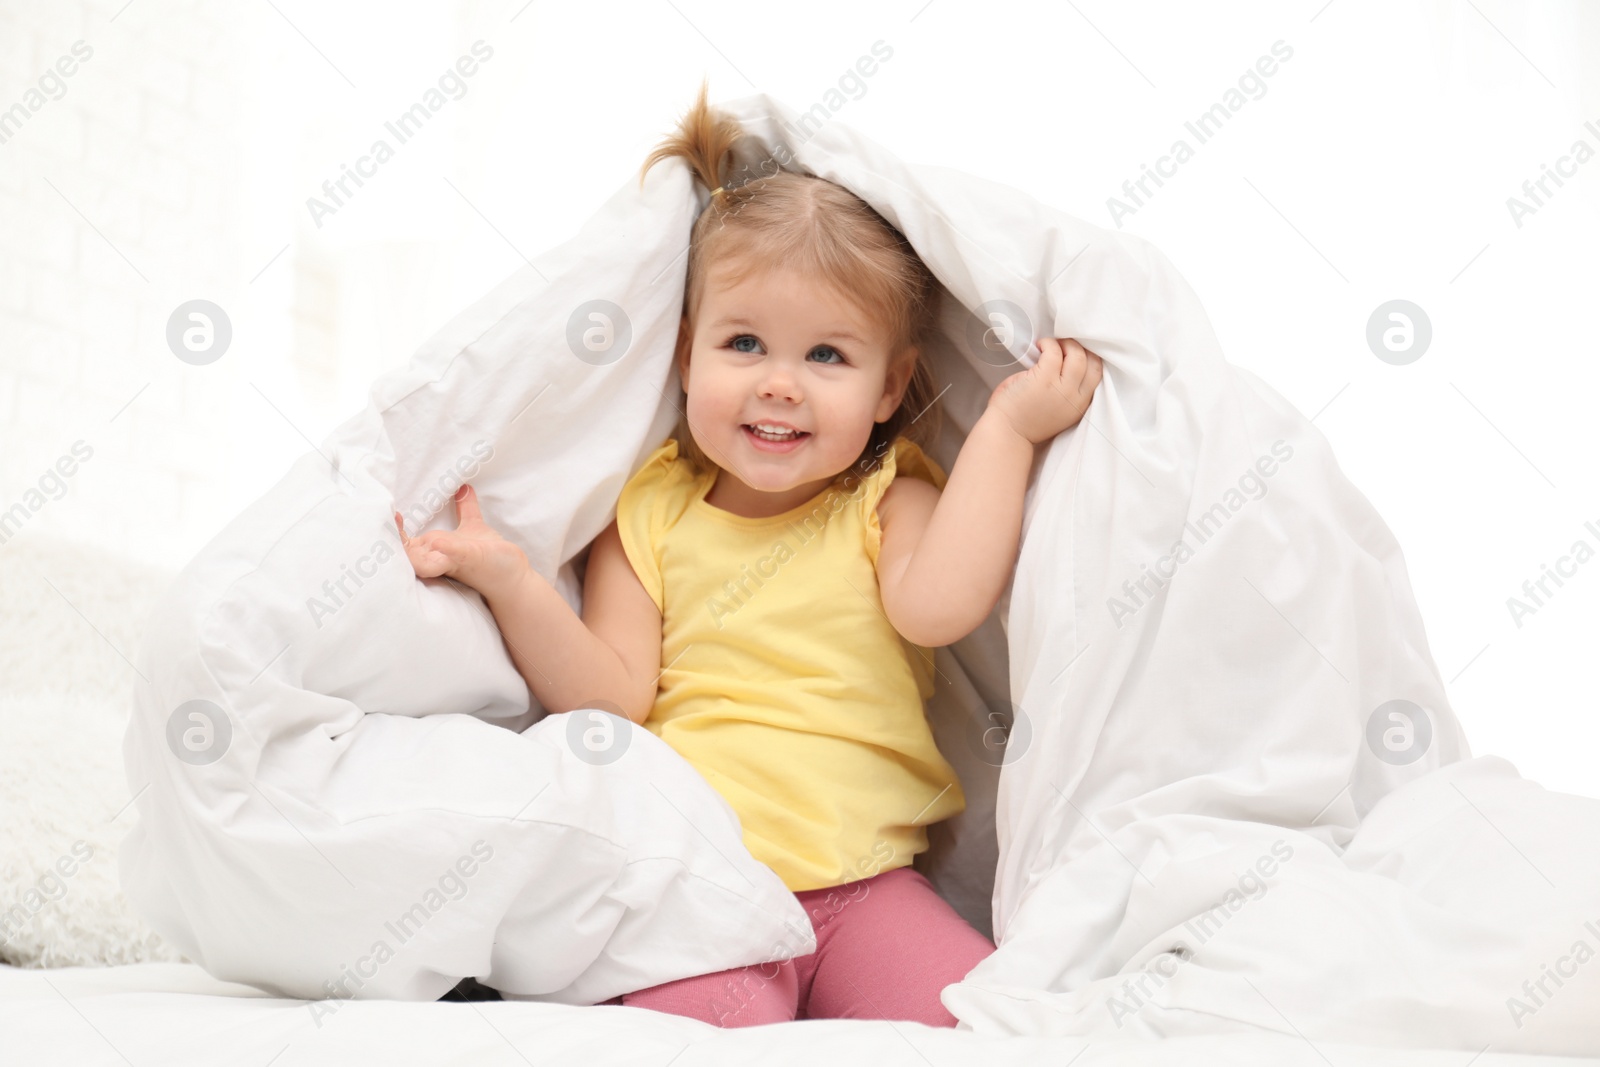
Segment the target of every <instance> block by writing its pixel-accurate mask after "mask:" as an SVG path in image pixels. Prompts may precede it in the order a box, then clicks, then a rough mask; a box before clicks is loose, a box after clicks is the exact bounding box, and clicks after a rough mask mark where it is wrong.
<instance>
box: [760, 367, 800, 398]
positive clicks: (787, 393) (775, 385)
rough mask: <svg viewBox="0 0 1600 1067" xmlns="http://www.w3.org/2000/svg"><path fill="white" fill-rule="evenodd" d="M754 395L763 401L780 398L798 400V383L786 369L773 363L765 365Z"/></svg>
mask: <svg viewBox="0 0 1600 1067" xmlns="http://www.w3.org/2000/svg"><path fill="white" fill-rule="evenodd" d="M756 393H757V395H758V396H760V397H762V398H763V399H769V398H771V397H778V396H781V397H785V398H787V399H789V400H799V399H800V383H799V382H798V381H796V379H795V376H794V374H792V373H791V372H790V371H789V369H788V368H786V367H784V366H783V365H782V364H781V363H778V362H776V361H773V362H769V363H768V364H767V370H766V373H765V374H763V375H762V377H761V384H760V385H759V386H758V387H757V389H756Z"/></svg>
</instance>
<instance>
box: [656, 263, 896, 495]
mask: <svg viewBox="0 0 1600 1067" xmlns="http://www.w3.org/2000/svg"><path fill="white" fill-rule="evenodd" d="M888 345H889V342H888V339H887V338H886V337H885V336H884V335H883V333H882V332H881V330H880V329H879V328H878V327H877V326H875V325H874V324H873V323H872V322H871V321H869V320H868V319H867V318H866V317H865V316H864V315H862V313H861V311H860V309H858V308H857V307H855V305H853V304H852V303H851V302H850V301H848V300H846V299H844V298H843V297H842V296H841V295H840V294H839V293H837V292H836V291H835V290H833V289H832V288H830V287H828V286H827V285H824V284H821V283H819V282H817V281H816V280H815V279H813V278H811V277H809V276H806V275H802V274H800V273H797V272H795V271H793V270H790V269H788V268H784V267H774V268H771V269H769V270H766V271H763V272H759V273H756V274H753V275H751V276H750V277H748V278H746V279H745V280H744V281H743V282H742V283H741V284H739V285H737V286H730V285H727V284H726V281H725V279H724V278H723V277H721V276H719V275H718V274H717V273H716V272H715V271H713V272H712V274H711V275H710V276H708V278H707V280H706V290H705V293H704V295H703V297H702V299H701V303H700V311H699V321H698V322H696V323H695V325H694V328H693V331H692V333H691V331H690V329H689V325H688V322H687V320H685V322H684V324H683V327H682V334H681V335H680V338H679V348H678V370H679V373H680V375H681V376H682V378H683V387H684V390H685V392H686V393H687V395H688V399H689V403H688V421H689V432H690V433H691V434H692V435H693V436H694V440H695V444H697V445H698V446H699V447H700V450H701V451H702V452H704V453H705V455H706V456H707V457H708V458H709V459H710V460H711V461H712V462H713V463H715V464H716V465H717V466H718V467H720V468H722V471H723V472H724V474H725V475H726V476H727V477H724V476H723V475H719V476H718V480H717V483H716V486H715V487H714V490H713V491H714V493H715V495H716V496H717V497H718V498H719V500H718V502H717V505H716V506H719V507H722V508H723V509H724V510H728V511H735V512H737V513H740V514H753V515H767V514H774V515H775V514H778V513H780V512H783V511H787V510H789V509H790V508H793V507H798V506H799V505H800V504H803V503H805V502H806V501H807V500H809V499H811V497H813V496H815V495H816V494H818V493H820V492H821V491H822V490H823V489H825V488H826V487H827V485H828V483H829V482H830V481H831V480H832V479H833V478H834V476H835V475H837V474H838V473H839V472H840V471H842V470H844V469H845V468H847V467H849V466H850V465H851V464H852V463H854V462H855V460H856V458H857V457H858V456H860V454H861V451H862V449H864V448H865V447H866V446H867V441H868V440H869V439H870V437H871V434H872V426H873V424H874V423H877V422H883V421H885V420H886V419H888V418H889V417H890V416H891V415H893V414H894V412H895V409H896V408H897V407H899V405H900V398H901V397H902V395H903V394H904V393H905V389H906V386H907V385H908V384H909V383H910V381H911V374H912V370H913V369H914V362H913V360H912V359H911V358H908V357H909V356H910V355H914V353H905V354H902V356H901V358H900V359H898V360H892V359H891V355H892V354H891V352H890V350H889V347H888ZM891 364H892V365H891ZM755 423H781V424H784V425H787V426H791V427H793V428H795V429H797V430H802V431H804V436H802V437H801V438H800V439H799V441H798V442H789V443H784V442H779V443H776V444H769V443H767V442H765V441H762V440H760V439H758V438H757V437H756V436H755V434H753V433H752V432H751V427H752V425H753V424H755ZM725 483H726V484H725Z"/></svg>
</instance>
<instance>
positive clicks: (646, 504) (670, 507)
mask: <svg viewBox="0 0 1600 1067" xmlns="http://www.w3.org/2000/svg"><path fill="white" fill-rule="evenodd" d="M700 481H701V474H700V473H699V472H698V471H697V470H696V469H695V465H694V463H693V462H692V461H691V460H690V459H689V457H687V456H684V455H681V454H679V451H678V441H677V439H676V438H674V437H668V438H667V439H666V440H665V441H663V442H662V443H661V444H659V445H657V446H656V447H655V448H654V449H652V450H651V451H650V453H649V454H648V455H647V456H645V459H644V463H643V464H641V465H640V467H639V469H638V470H636V471H634V472H633V473H632V474H631V475H629V476H628V479H627V481H626V482H625V483H624V484H623V486H622V492H621V493H620V494H619V495H618V498H617V513H618V515H619V516H621V515H625V514H630V513H635V512H638V513H642V514H644V515H648V516H650V517H651V518H652V519H653V523H652V524H653V525H659V524H661V523H663V522H670V520H671V518H672V517H674V516H676V515H677V514H679V513H681V512H682V511H683V509H684V508H686V507H687V506H688V505H689V502H690V500H692V499H693V497H694V495H695V493H696V491H697V490H698V489H699V488H700Z"/></svg>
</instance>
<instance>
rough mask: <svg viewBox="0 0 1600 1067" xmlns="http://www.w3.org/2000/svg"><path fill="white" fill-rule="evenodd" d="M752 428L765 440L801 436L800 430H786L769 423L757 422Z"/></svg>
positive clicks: (779, 439) (787, 439)
mask: <svg viewBox="0 0 1600 1067" xmlns="http://www.w3.org/2000/svg"><path fill="white" fill-rule="evenodd" d="M750 429H751V430H752V431H753V432H754V433H755V435H756V436H757V437H759V438H761V439H762V440H764V441H789V440H792V439H794V438H796V437H799V436H800V431H799V430H784V429H781V428H779V427H775V426H769V425H768V424H767V423H756V424H755V425H753V426H751V427H750Z"/></svg>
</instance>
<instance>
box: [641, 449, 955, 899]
mask: <svg viewBox="0 0 1600 1067" xmlns="http://www.w3.org/2000/svg"><path fill="white" fill-rule="evenodd" d="M897 470H898V471H900V472H903V473H905V474H907V475H910V476H912V477H916V478H921V479H923V480H924V481H928V482H931V483H933V485H934V486H936V487H938V488H940V489H943V488H944V485H945V480H946V479H945V474H944V472H943V471H942V470H940V468H939V467H938V465H937V464H935V463H934V462H933V461H932V460H931V459H929V458H928V457H927V456H926V455H924V454H923V452H922V450H921V449H920V448H918V447H917V446H916V445H915V444H914V443H913V442H911V441H908V440H906V439H904V438H897V439H896V440H895V441H894V443H893V445H892V446H891V447H890V448H889V449H888V450H887V451H886V452H885V453H884V455H883V457H882V459H881V461H880V462H879V463H877V465H876V469H873V470H871V471H870V472H867V471H862V470H861V468H859V467H852V468H851V469H850V470H848V471H845V472H843V473H842V474H841V475H840V476H839V477H838V478H836V479H835V480H834V482H833V484H832V485H830V486H829V487H828V488H827V489H825V490H823V491H822V492H821V493H819V494H818V495H817V496H815V497H812V498H811V499H810V500H809V501H807V502H806V503H804V504H801V505H800V506H799V507H796V508H793V509H792V510H790V511H786V512H784V513H783V514H781V515H774V516H772V517H770V518H759V519H757V518H746V517H744V516H740V515H735V514H733V513H732V512H728V511H724V510H722V509H721V508H717V507H715V506H713V505H711V504H709V503H707V502H706V500H705V496H706V494H707V493H708V492H709V491H710V489H711V486H712V483H713V482H714V481H715V479H716V474H717V472H716V470H715V469H712V470H708V471H704V472H701V473H699V474H696V473H695V471H694V469H693V465H692V464H691V463H690V462H689V460H688V459H687V458H686V457H681V456H679V454H678V442H677V440H676V439H673V438H668V439H667V441H666V443H665V444H663V445H661V446H660V447H658V448H657V449H656V450H655V451H654V452H652V453H651V454H650V456H649V458H647V459H646V460H645V463H644V466H643V467H641V468H640V469H639V470H638V471H637V472H636V473H635V474H634V475H633V476H632V477H631V478H630V479H629V480H628V482H627V484H626V485H625V486H624V487H623V489H622V493H621V496H620V498H619V499H618V502H617V529H618V532H619V533H620V534H621V538H622V546H623V550H624V551H625V552H626V553H627V556H628V560H629V561H630V562H631V563H632V565H633V569H634V572H635V573H636V574H637V575H638V576H639V581H640V582H641V583H642V584H643V585H644V587H645V589H646V590H647V591H648V592H649V593H650V597H651V599H653V600H654V601H655V602H656V605H657V606H658V607H659V608H660V609H661V665H662V672H661V679H660V683H659V688H658V690H657V692H656V702H655V706H654V707H653V708H652V709H651V712H650V715H649V717H648V718H647V719H646V720H645V723H644V726H645V728H646V729H648V730H649V731H650V732H652V733H654V734H655V735H656V736H658V737H660V738H661V739H662V740H663V741H665V742H667V743H668V744H669V745H671V746H672V747H673V748H674V749H675V750H676V751H677V752H678V753H679V754H680V755H682V756H683V757H684V758H685V759H687V760H688V761H689V762H690V763H691V764H693V765H694V767H695V768H696V769H697V770H698V771H699V772H700V773H701V774H702V775H703V776H704V777H705V779H706V780H707V781H708V782H709V783H710V784H711V785H712V787H713V788H715V789H716V790H717V791H718V792H719V793H721V794H722V796H723V797H724V798H725V799H726V800H727V802H728V804H729V806H730V807H732V808H733V810H734V812H735V813H736V814H737V815H738V816H739V821H740V824H741V825H742V827H743V830H744V843H745V847H746V848H748V849H749V850H750V853H751V854H752V855H753V856H755V858H756V859H758V860H760V861H762V862H763V863H765V864H767V865H768V866H769V867H771V868H772V869H773V870H774V871H776V872H777V874H778V876H779V877H781V878H782V879H783V882H784V884H785V885H786V886H788V887H789V889H790V890H791V891H793V892H800V891H802V890H806V889H821V888H825V887H828V886H835V885H842V884H843V883H845V882H852V881H856V880H857V879H861V878H870V877H872V876H873V875H875V874H878V873H880V872H882V871H886V870H893V869H894V868H896V867H904V866H907V865H909V864H910V863H911V860H912V857H913V856H915V855H916V854H917V853H919V852H922V851H924V850H925V849H926V848H927V847H928V836H927V830H926V829H925V827H926V826H928V825H930V824H932V823H936V822H939V821H941V820H943V819H947V818H949V817H950V816H952V815H955V814H957V813H959V812H960V811H962V810H963V809H964V808H965V807H966V797H965V795H964V794H963V793H962V791H961V783H960V781H959V779H958V778H957V777H956V773H955V770H954V769H953V768H952V767H951V766H950V764H949V763H948V762H946V760H945V758H944V757H943V756H942V755H941V754H940V753H939V749H938V747H937V746H936V745H935V744H934V740H933V733H932V731H931V730H930V729H929V727H928V722H927V719H926V717H925V706H924V702H925V701H926V700H927V699H928V697H930V696H932V695H933V653H932V651H931V650H930V649H927V648H923V647H921V646H918V645H913V644H911V643H910V642H908V641H906V640H905V639H904V638H902V637H901V636H900V634H899V633H898V632H897V631H896V630H895V629H894V627H893V626H892V625H891V624H890V622H889V620H888V618H887V617H886V616H885V615H884V613H883V603H882V600H881V599H880V597H879V591H878V578H877V572H876V570H875V565H876V563H877V558H878V548H879V545H880V543H881V536H882V531H881V530H880V528H879V526H878V513H877V506H878V501H879V500H880V499H881V498H882V496H883V493H884V491H885V490H886V489H887V488H888V486H889V483H890V482H891V481H892V480H893V479H894V477H895V473H896V471H897Z"/></svg>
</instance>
